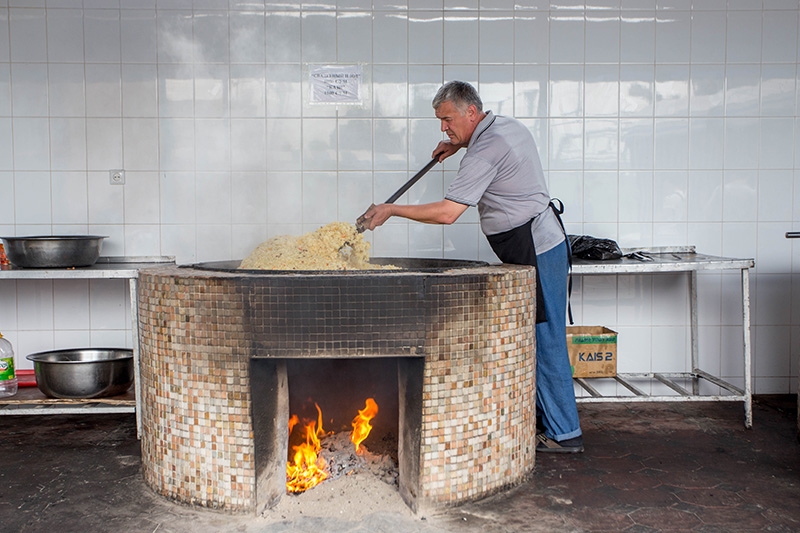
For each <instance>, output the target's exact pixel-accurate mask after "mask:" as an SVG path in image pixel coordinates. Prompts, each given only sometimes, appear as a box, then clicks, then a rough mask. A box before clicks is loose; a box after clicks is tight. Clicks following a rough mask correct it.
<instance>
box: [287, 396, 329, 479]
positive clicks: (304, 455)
mask: <svg viewBox="0 0 800 533" xmlns="http://www.w3.org/2000/svg"><path fill="white" fill-rule="evenodd" d="M314 406H315V407H316V408H317V422H309V423H308V424H306V425H305V437H304V438H305V442H303V443H300V444H298V445H297V446H292V451H293V452H294V455H293V457H292V460H291V461H288V462H287V463H286V490H288V491H289V492H304V491H306V490H308V489H310V488H311V487H315V486H316V485H319V484H320V483H322V482H323V481H325V479H327V477H328V473H327V472H325V468H326V467H327V466H328V465H327V464H326V463H325V459H323V458H322V457H319V455H318V454H319V451H320V449H321V447H320V443H319V438H318V435H324V434H325V431H324V430H323V429H322V409H320V408H319V405H317V404H314ZM297 422H298V419H297V416H296V415H292V417H291V418H290V419H289V433H291V432H292V429H294V426H295V425H296V424H297Z"/></svg>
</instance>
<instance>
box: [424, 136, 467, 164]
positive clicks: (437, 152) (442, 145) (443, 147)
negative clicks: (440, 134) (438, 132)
mask: <svg viewBox="0 0 800 533" xmlns="http://www.w3.org/2000/svg"><path fill="white" fill-rule="evenodd" d="M461 148H463V146H462V145H460V144H453V143H451V142H450V141H440V142H439V144H438V145H436V148H435V149H434V150H433V153H432V154H431V157H437V158H438V160H439V163H441V162H442V161H444V160H445V159H447V158H448V157H450V156H451V155H453V154H454V153H456V152H458V151H459V150H460V149H461Z"/></svg>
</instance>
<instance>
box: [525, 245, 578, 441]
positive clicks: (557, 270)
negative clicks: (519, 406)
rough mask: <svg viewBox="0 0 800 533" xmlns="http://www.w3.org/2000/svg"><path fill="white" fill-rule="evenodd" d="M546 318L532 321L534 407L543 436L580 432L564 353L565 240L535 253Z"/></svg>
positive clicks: (557, 437) (562, 436)
mask: <svg viewBox="0 0 800 533" xmlns="http://www.w3.org/2000/svg"><path fill="white" fill-rule="evenodd" d="M536 262H537V263H538V268H539V279H540V280H541V284H542V293H543V296H544V308H545V312H546V316H547V322H542V323H540V324H536V411H537V413H538V414H540V415H541V417H542V423H543V425H544V434H545V436H546V437H548V438H550V439H553V440H556V441H561V440H565V439H572V438H575V437H578V436H580V435H581V425H580V420H578V406H577V405H576V403H575V390H574V389H573V388H572V368H570V364H569V355H568V354H567V324H566V322H567V274H568V272H569V263H568V262H567V243H566V241H564V242H562V243H561V244H559V245H558V246H556V247H555V248H553V249H551V250H548V251H546V252H545V253H543V254H541V255H538V254H537V256H536Z"/></svg>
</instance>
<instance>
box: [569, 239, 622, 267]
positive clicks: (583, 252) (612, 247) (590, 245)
mask: <svg viewBox="0 0 800 533" xmlns="http://www.w3.org/2000/svg"><path fill="white" fill-rule="evenodd" d="M568 237H569V245H570V248H572V255H573V256H574V257H580V258H581V259H594V260H597V261H606V260H609V259H619V258H620V257H622V250H620V248H619V245H618V244H617V243H616V241H613V240H611V239H598V238H597V237H591V236H589V235H568Z"/></svg>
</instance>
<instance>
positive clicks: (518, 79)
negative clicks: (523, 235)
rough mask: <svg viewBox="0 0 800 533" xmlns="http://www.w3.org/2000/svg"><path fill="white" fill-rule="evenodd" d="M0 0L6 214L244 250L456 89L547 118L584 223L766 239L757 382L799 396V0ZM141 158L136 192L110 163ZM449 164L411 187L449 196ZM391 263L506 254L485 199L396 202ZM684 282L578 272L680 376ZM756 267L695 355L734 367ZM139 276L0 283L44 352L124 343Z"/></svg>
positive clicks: (654, 237) (557, 188)
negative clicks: (459, 204) (792, 235)
mask: <svg viewBox="0 0 800 533" xmlns="http://www.w3.org/2000/svg"><path fill="white" fill-rule="evenodd" d="M2 4H4V5H6V6H7V7H0V232H2V234H6V235H14V234H16V235H22V234H42V233H45V234H47V233H51V232H54V233H85V232H95V233H101V234H104V235H109V239H108V240H107V241H106V244H105V250H104V253H105V254H106V255H174V256H176V257H177V260H178V262H179V263H191V262H195V261H201V260H216V259H228V258H240V257H243V256H244V255H246V254H247V253H249V251H250V250H252V248H254V247H255V246H256V245H257V244H258V243H259V242H261V241H263V240H264V239H266V238H267V237H270V236H274V235H277V234H281V233H294V234H297V233H301V232H304V231H309V230H312V229H314V228H315V227H317V226H319V225H321V224H324V223H327V222H330V221H333V220H354V219H355V217H356V216H358V215H359V214H360V213H361V212H362V211H363V210H364V209H365V208H366V207H367V206H368V205H369V203H370V202H373V201H382V200H383V199H385V198H386V197H388V196H389V195H390V194H391V193H392V192H393V191H394V190H395V189H396V188H397V187H398V186H399V185H400V184H402V183H403V182H404V181H405V180H406V179H407V178H408V176H409V175H410V174H411V173H413V172H414V171H416V170H417V169H418V168H420V167H421V166H423V165H424V164H425V163H426V162H427V161H428V158H429V157H430V152H431V150H432V148H433V147H434V146H435V144H436V142H437V141H438V140H439V139H440V138H441V133H440V131H439V127H438V123H437V122H436V120H435V119H434V117H433V112H432V109H431V107H430V100H431V98H432V96H433V95H434V93H435V91H436V89H437V88H438V87H439V86H440V85H441V83H442V82H443V81H446V80H449V79H454V78H460V79H465V80H467V81H470V82H472V83H475V84H477V85H478V87H479V89H480V91H481V94H482V96H483V98H484V101H485V103H486V107H487V108H490V109H492V110H493V111H495V112H496V113H500V114H507V115H514V116H517V117H518V118H520V119H521V120H523V121H524V122H525V124H526V125H528V127H529V128H530V130H531V131H532V132H533V134H534V137H535V138H536V140H537V143H538V145H539V149H540V155H541V158H542V164H543V166H544V167H545V169H546V170H547V171H548V180H549V183H550V187H551V192H552V194H553V195H554V196H558V197H560V198H561V199H562V200H563V201H564V202H565V204H566V208H567V211H566V214H565V220H566V222H567V226H568V231H569V232H571V233H583V234H593V235H597V236H601V237H609V238H613V239H616V240H617V241H618V242H619V243H620V244H621V245H622V246H627V247H635V246H649V245H667V244H671V245H672V244H674V245H688V244H694V245H696V246H697V247H698V249H699V250H700V251H703V252H706V253H712V254H720V255H726V256H737V257H753V258H755V260H756V269H755V271H754V275H753V276H752V278H751V279H752V284H751V288H752V316H753V346H754V361H756V363H755V373H756V380H755V388H756V391H757V392H759V393H772V392H791V391H794V390H796V375H797V373H798V370H797V369H798V363H797V360H798V354H800V313H799V312H798V309H800V305H797V304H795V302H797V301H800V300H798V298H797V295H798V293H800V283H799V282H798V279H800V278H798V275H797V274H798V271H800V242H796V243H795V242H793V241H790V240H787V239H785V238H784V233H785V232H786V231H791V230H794V231H797V230H800V175H798V172H797V168H798V165H799V163H798V162H800V135H798V133H797V131H798V124H800V122H798V120H797V118H796V117H797V99H798V93H800V84H798V83H797V79H798V71H797V60H798V50H799V49H800V42H798V37H799V35H800V31H798V23H799V22H798V21H800V7H799V6H798V4H797V2H796V1H795V0H765V1H764V2H763V3H762V2H747V1H739V0H728V1H725V0H716V1H709V2H700V3H695V5H694V6H693V5H692V4H693V3H692V2H690V1H689V0H658V1H653V0H645V1H627V0H625V1H621V0H602V1H593V2H585V3H584V2H583V1H579V0H566V1H558V2H552V5H551V2H548V1H547V0H518V1H516V2H513V1H511V0H491V1H490V0H480V1H478V0H441V1H436V2H430V1H422V0H391V1H389V0H372V1H370V0H339V1H338V2H337V1H336V0H326V1H322V2H314V3H313V4H309V3H306V2H300V1H299V0H288V1H281V2H273V1H272V0H248V1H241V2H239V1H234V2H213V1H208V0H169V1H159V2H156V1H155V0H83V2H81V1H80V0H74V1H73V0H60V1H57V2H52V1H51V2H45V1H44V0H39V1H36V2H34V1H29V0H26V1H22V0H10V1H9V2H2ZM316 63H321V64H336V63H343V64H355V63H358V64H360V65H361V66H362V68H363V72H364V80H365V83H364V88H363V89H364V91H363V94H364V100H363V104H362V105H356V106H339V107H338V108H337V107H336V106H330V105H312V104H310V103H309V101H308V83H307V81H306V79H307V69H308V66H309V64H316ZM117 168H121V169H125V170H126V183H125V185H124V186H114V185H110V184H109V180H108V170H109V169H117ZM456 169H457V159H456V158H453V159H452V160H448V161H447V162H446V163H445V165H443V167H442V169H435V170H433V171H431V172H430V174H429V175H427V176H426V177H425V178H424V179H423V180H422V181H421V182H420V183H418V184H417V185H416V186H415V187H414V188H413V189H412V190H411V191H410V192H409V193H408V194H406V195H405V196H404V197H403V198H402V199H401V200H400V201H401V202H426V201H433V200H437V199H440V198H441V195H442V194H443V191H444V190H445V189H446V186H447V184H448V183H449V182H450V180H452V178H453V175H454V172H455V170H456ZM368 237H369V238H370V239H372V241H373V250H374V253H375V255H400V256H405V255H409V256H420V257H448V258H467V259H476V258H480V259H486V260H495V259H496V258H495V256H494V254H493V253H492V252H491V250H490V248H489V247H488V245H487V244H486V241H485V239H484V238H483V237H482V235H481V234H480V230H479V227H478V219H477V215H476V213H475V210H469V211H468V212H467V213H465V215H464V216H463V217H462V218H461V219H460V220H459V221H458V222H457V223H456V224H454V225H453V226H449V227H444V228H441V227H432V226H424V225H420V224H415V223H407V222H405V221H403V220H390V221H389V223H387V224H386V225H385V226H384V227H382V228H381V229H379V230H378V231H376V232H375V233H374V234H371V235H369V236H368ZM685 283H686V280H685V279H683V278H682V277H680V276H658V277H646V276H645V277H626V276H622V277H619V278H615V277H596V278H591V279H589V278H587V279H578V280H576V284H575V285H576V288H575V292H574V294H573V300H572V304H573V309H574V311H575V317H576V321H577V322H578V323H583V324H602V325H605V326H608V327H611V328H613V329H616V330H618V331H620V356H621V360H620V368H621V369H623V370H628V371H648V370H651V369H659V368H661V369H668V370H672V369H675V370H684V369H685V366H686V364H687V359H686V356H685V353H686V347H687V345H688V342H689V340H688V336H687V334H686V331H685V326H686V324H687V321H688V316H687V312H686V306H687V299H686V291H685ZM739 291H740V288H739V281H738V277H737V276H736V275H734V274H729V273H724V274H701V276H700V286H699V294H700V323H701V326H702V328H701V348H702V349H701V351H702V358H703V364H704V365H705V366H706V367H708V368H710V369H712V370H714V371H717V372H720V373H721V374H722V375H723V376H726V377H729V378H731V379H732V380H734V381H736V380H741V379H742V378H741V376H742V369H741V364H740V363H739V358H740V354H741V331H740V329H739V325H740V324H741V320H742V319H741V313H740V312H739V311H738V309H739V300H738V298H739ZM127 298H128V296H127V294H126V289H125V287H124V284H123V283H122V282H100V281H98V282H92V283H87V282H80V281H72V282H48V281H36V282H34V281H18V282H11V281H5V282H0V331H3V333H4V334H5V335H6V336H7V337H8V338H9V339H10V340H11V341H12V342H13V343H14V344H15V346H16V347H17V350H18V352H19V354H20V361H19V362H18V364H19V365H20V367H22V368H26V367H28V365H27V361H25V360H24V357H23V356H24V355H25V354H27V353H31V352H33V351H38V350H43V349H49V348H53V347H62V346H80V345H86V344H94V345H99V344H106V345H113V344H128V345H129V344H130V342H131V340H130V334H129V332H127V324H128V322H129V319H130V316H129V315H130V311H129V310H128V307H127V303H126V300H127Z"/></svg>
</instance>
